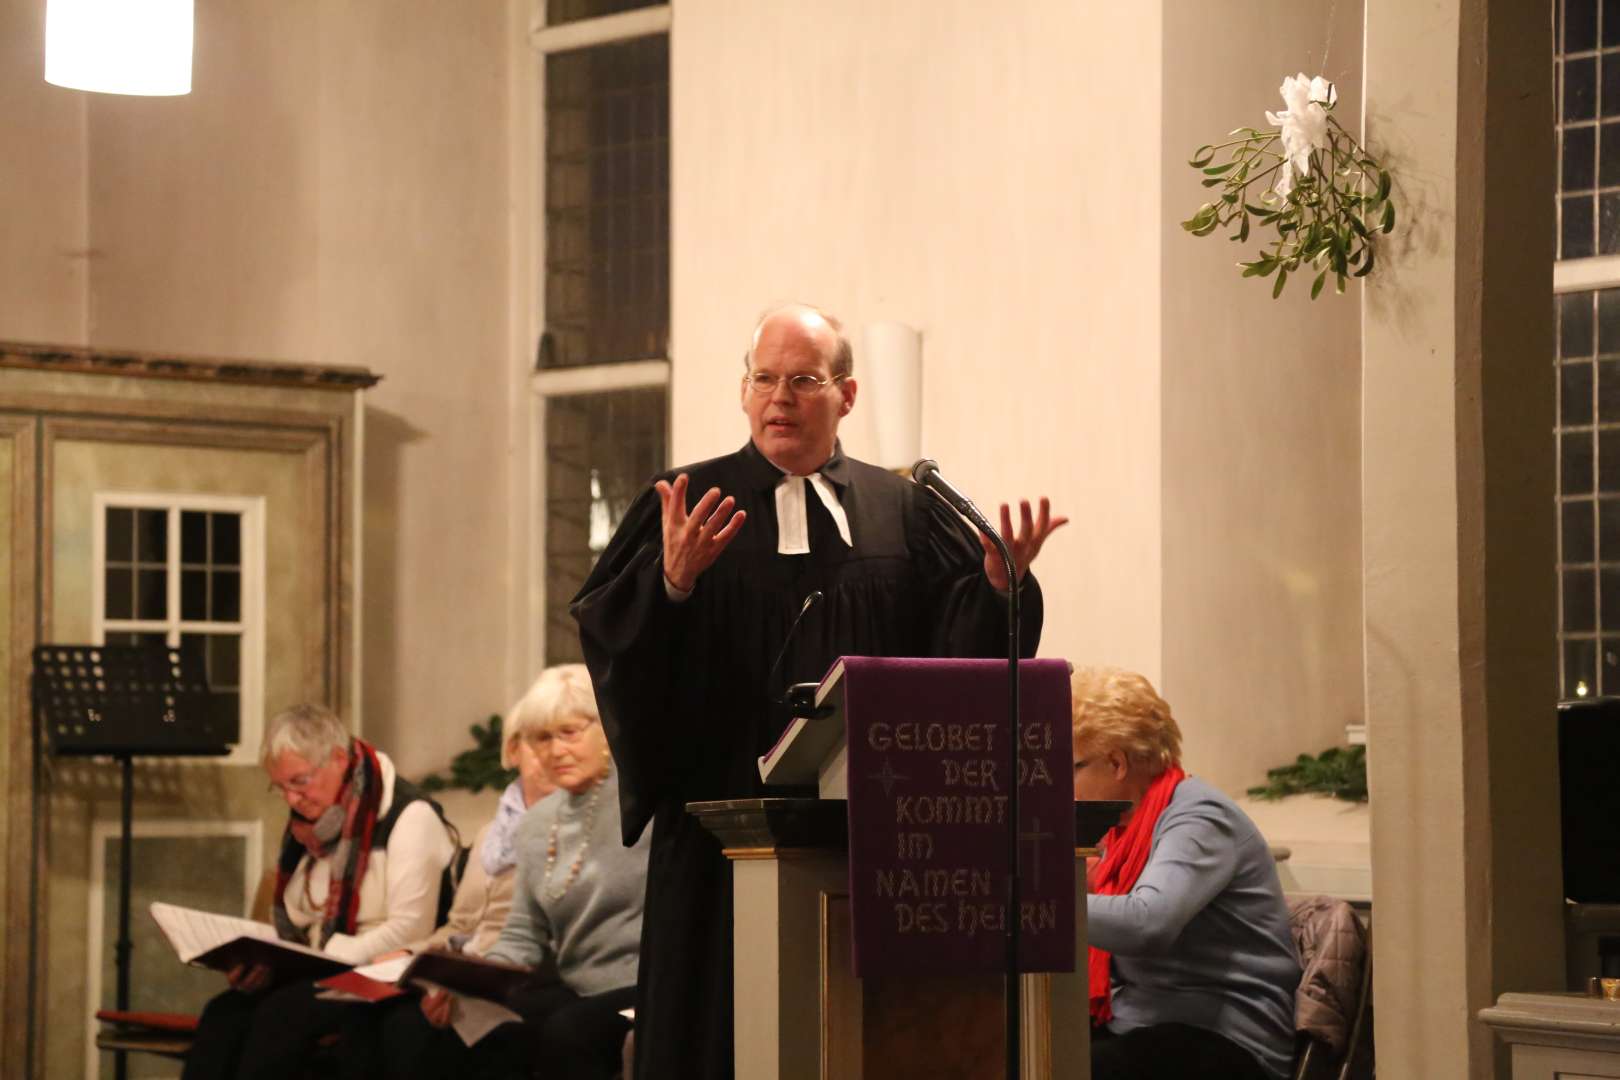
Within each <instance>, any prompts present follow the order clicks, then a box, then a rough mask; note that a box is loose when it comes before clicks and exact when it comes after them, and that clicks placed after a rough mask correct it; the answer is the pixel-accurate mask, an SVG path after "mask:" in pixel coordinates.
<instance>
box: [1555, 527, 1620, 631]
mask: <svg viewBox="0 0 1620 1080" xmlns="http://www.w3.org/2000/svg"><path fill="white" fill-rule="evenodd" d="M1592 517H1593V508H1592V503H1590V502H1589V501H1587V500H1585V499H1581V500H1578V501H1575V500H1572V501H1570V502H1566V503H1564V516H1563V521H1562V522H1561V523H1560V528H1561V530H1562V532H1563V536H1562V537H1561V540H1562V542H1563V547H1564V561H1565V562H1567V563H1587V562H1591V561H1592V560H1593V559H1594V558H1595V557H1596V546H1597V545H1596V538H1595V537H1594V536H1593V534H1592V530H1593V528H1594V523H1593V521H1592ZM1615 539H1617V540H1620V537H1616V538H1615ZM1616 614H1617V615H1620V611H1617V612H1616ZM1614 624H1615V625H1616V626H1620V618H1617V619H1616V620H1615V623H1614Z"/></svg>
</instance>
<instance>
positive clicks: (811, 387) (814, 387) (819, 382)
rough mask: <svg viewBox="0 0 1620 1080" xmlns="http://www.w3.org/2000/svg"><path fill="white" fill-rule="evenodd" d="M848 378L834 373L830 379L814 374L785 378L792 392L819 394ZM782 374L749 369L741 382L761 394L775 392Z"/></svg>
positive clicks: (780, 383) (780, 381)
mask: <svg viewBox="0 0 1620 1080" xmlns="http://www.w3.org/2000/svg"><path fill="white" fill-rule="evenodd" d="M847 378H849V376H848V375H834V376H833V377H832V378H830V379H822V378H818V377H817V376H815V375H809V374H805V375H792V376H789V377H788V379H787V385H788V389H789V390H792V391H793V393H794V394H819V393H820V392H821V391H822V390H824V389H826V388H827V387H829V386H831V385H833V384H834V383H841V382H843V381H844V380H845V379H847ZM782 381H783V380H782V376H780V375H778V374H776V373H775V372H771V371H750V372H749V373H748V374H747V375H744V376H743V382H744V383H746V384H747V385H748V388H749V389H750V390H752V391H753V392H754V393H756V394H759V395H761V396H763V395H765V394H774V393H776V388H777V387H778V386H780V385H782Z"/></svg>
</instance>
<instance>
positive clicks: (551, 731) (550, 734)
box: [523, 721, 591, 747]
mask: <svg viewBox="0 0 1620 1080" xmlns="http://www.w3.org/2000/svg"><path fill="white" fill-rule="evenodd" d="M590 726H591V725H590V724H580V723H576V722H574V721H569V722H568V723H564V724H558V725H557V726H556V727H549V728H545V729H544V730H541V731H529V732H525V733H524V736H523V737H524V738H525V739H527V740H528V742H529V745H531V746H536V747H543V746H549V745H550V744H551V741H552V740H553V739H556V740H557V741H558V742H565V743H577V742H579V740H581V739H583V738H584V737H585V732H586V731H588V730H590Z"/></svg>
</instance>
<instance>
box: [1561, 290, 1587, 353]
mask: <svg viewBox="0 0 1620 1080" xmlns="http://www.w3.org/2000/svg"><path fill="white" fill-rule="evenodd" d="M1558 355H1560V356H1563V357H1583V356H1591V355H1592V294H1591V293H1589V292H1581V293H1565V294H1564V295H1562V296H1560V297H1559V298H1558Z"/></svg>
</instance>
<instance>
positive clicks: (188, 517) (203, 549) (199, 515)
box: [180, 510, 208, 563]
mask: <svg viewBox="0 0 1620 1080" xmlns="http://www.w3.org/2000/svg"><path fill="white" fill-rule="evenodd" d="M180 561H181V562H188V563H205V562H207V561H208V515H207V514H205V513H203V512H202V511H201V510H182V511H180Z"/></svg>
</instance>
